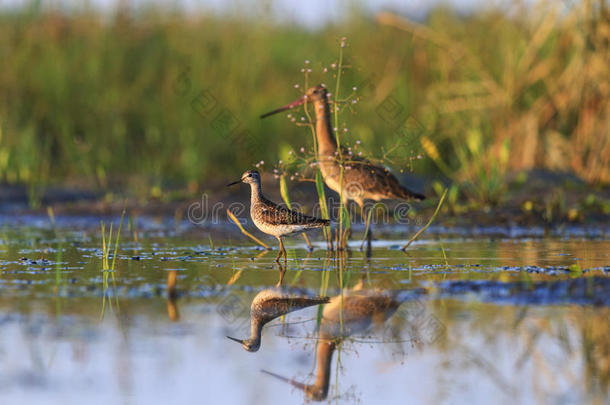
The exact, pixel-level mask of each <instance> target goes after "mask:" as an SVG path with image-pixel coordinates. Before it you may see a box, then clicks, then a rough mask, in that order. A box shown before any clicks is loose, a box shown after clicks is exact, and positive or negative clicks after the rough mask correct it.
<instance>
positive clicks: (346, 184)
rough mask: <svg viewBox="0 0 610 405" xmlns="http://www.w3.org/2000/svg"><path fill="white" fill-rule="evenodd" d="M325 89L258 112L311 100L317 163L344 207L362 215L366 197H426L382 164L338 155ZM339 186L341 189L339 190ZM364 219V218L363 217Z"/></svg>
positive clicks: (394, 198) (342, 151) (282, 108)
mask: <svg viewBox="0 0 610 405" xmlns="http://www.w3.org/2000/svg"><path fill="white" fill-rule="evenodd" d="M328 96H329V94H328V91H327V90H326V88H325V87H324V86H322V85H318V86H315V87H312V88H310V89H309V90H307V92H306V93H305V95H304V96H303V97H301V98H299V99H298V100H296V101H293V102H292V103H290V104H287V105H285V106H284V107H281V108H278V109H277V110H273V111H271V112H268V113H267V114H263V115H261V118H265V117H268V116H270V115H273V114H276V113H279V112H281V111H286V110H290V109H293V108H296V107H298V106H300V105H303V104H305V103H312V104H313V106H314V109H315V114H316V138H317V143H318V156H317V158H318V162H319V165H320V171H321V173H322V178H323V179H324V182H325V183H326V185H327V186H328V188H330V189H331V190H333V191H335V192H337V193H339V195H342V198H343V203H344V204H345V205H346V206H347V202H348V201H349V200H351V201H354V202H356V204H358V206H359V207H360V212H361V214H362V217H363V218H367V216H365V213H364V203H365V201H366V200H373V201H381V200H415V201H421V200H424V199H425V198H426V197H425V196H423V195H422V194H419V193H416V192H414V191H411V190H409V189H408V188H406V187H404V186H402V185H401V184H400V183H399V182H398V180H397V179H396V177H395V176H394V175H393V174H392V173H390V171H389V170H388V169H386V168H385V167H383V166H379V165H375V164H374V163H372V162H371V161H369V160H367V159H365V158H362V157H359V156H353V155H350V154H349V151H348V150H347V149H344V148H342V150H341V157H342V158H340V157H339V151H338V146H337V140H336V138H335V134H334V131H333V128H332V126H331V123H330V106H329V103H328ZM341 165H343V182H341ZM342 188H343V190H341V189H342ZM367 221H368V220H367ZM366 226H367V229H369V232H368V234H367V235H366V236H367V238H368V240H369V245H370V241H371V237H372V232H371V231H370V224H369V223H368V222H367V223H366Z"/></svg>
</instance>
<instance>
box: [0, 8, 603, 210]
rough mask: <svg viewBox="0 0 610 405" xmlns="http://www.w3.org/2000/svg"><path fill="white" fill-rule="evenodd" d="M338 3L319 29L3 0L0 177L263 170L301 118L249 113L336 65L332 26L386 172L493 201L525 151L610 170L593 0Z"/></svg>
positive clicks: (529, 158) (155, 188) (286, 146)
mask: <svg viewBox="0 0 610 405" xmlns="http://www.w3.org/2000/svg"><path fill="white" fill-rule="evenodd" d="M346 14H347V15H346V17H345V19H344V20H343V21H342V22H340V23H336V24H334V25H329V26H326V27H324V28H321V29H316V30H313V29H308V28H305V27H300V26H298V25H289V24H281V23H278V22H277V21H271V20H267V19H265V18H260V17H259V16H257V17H256V18H248V17H237V16H233V17H232V16H222V17H219V16H208V15H203V14H201V15H197V16H191V15H186V14H183V13H180V12H176V11H172V12H168V11H166V10H161V9H155V8H147V9H143V10H139V11H137V12H129V13H128V12H121V11H117V12H116V13H114V14H111V15H108V14H100V13H98V12H95V11H87V10H80V11H73V12H55V11H52V10H49V9H45V10H41V9H39V8H24V9H21V10H17V11H9V10H7V9H5V10H3V11H2V12H1V14H0V60H2V69H0V182H5V183H9V184H17V183H19V184H27V185H28V186H29V187H30V193H31V197H32V198H33V199H35V198H36V195H37V193H39V192H40V190H41V188H42V187H44V186H46V185H48V184H85V185H86V186H89V187H96V188H100V189H119V190H128V191H130V192H132V193H134V194H137V195H149V194H153V195H154V194H159V193H160V192H162V191H161V190H166V189H168V188H181V187H183V188H188V189H190V190H197V189H198V188H202V187H206V186H207V185H209V184H216V183H220V181H221V180H223V181H224V179H226V178H234V177H235V175H238V174H240V173H241V172H243V171H244V170H245V169H247V168H248V167H249V166H251V165H252V164H254V163H256V162H259V161H261V160H263V161H265V162H266V165H265V166H264V169H265V170H271V168H272V167H271V166H272V163H273V162H276V161H277V160H278V159H286V158H287V157H288V154H287V153H288V151H289V150H291V149H293V148H294V149H299V148H300V147H301V146H305V147H306V148H307V145H310V144H311V134H310V132H309V131H308V130H307V129H305V128H300V127H298V126H296V125H294V124H292V123H291V122H290V121H289V120H287V119H285V118H282V117H281V116H280V117H276V118H270V119H266V120H260V119H259V118H258V117H259V115H260V114H261V113H264V112H266V111H268V110H271V109H273V108H276V107H278V106H280V105H283V104H285V103H287V102H289V101H293V100H294V99H295V98H296V97H298V96H299V95H300V94H301V93H300V91H301V90H302V87H303V85H304V83H303V77H304V75H303V73H301V69H303V68H311V69H312V72H311V74H310V84H315V83H318V82H322V83H325V82H328V83H334V79H333V75H334V73H335V72H334V71H333V68H332V64H333V63H335V62H336V59H337V55H338V44H339V41H340V38H341V37H343V36H346V37H347V38H348V44H349V46H348V48H347V49H346V51H345V55H346V56H345V57H346V61H345V64H346V65H347V66H348V68H347V69H346V70H345V72H344V74H345V76H344V77H343V78H342V84H343V85H344V88H345V91H346V92H350V91H352V90H351V88H352V87H353V86H356V87H357V91H356V93H357V94H358V96H359V97H360V98H359V102H358V103H357V104H355V105H353V106H352V108H350V109H349V111H348V112H346V113H343V114H342V116H341V119H342V120H343V121H344V122H343V123H342V128H343V127H346V128H347V129H348V131H347V132H346V133H345V135H343V136H344V138H343V139H346V142H347V143H348V144H349V143H354V142H356V141H357V140H359V141H361V142H362V145H361V150H363V151H364V152H365V153H366V154H369V155H371V156H377V157H380V158H384V159H385V160H386V161H387V164H388V165H390V166H391V167H392V168H393V169H394V170H396V171H397V172H398V171H401V170H408V171H413V172H415V173H419V174H429V175H439V174H440V175H443V176H444V177H447V178H449V179H450V180H452V181H454V182H455V183H456V184H460V185H461V190H462V191H463V193H464V194H465V195H466V196H467V197H469V198H471V199H476V200H479V201H483V202H486V203H492V204H496V203H500V202H502V201H501V200H502V196H503V194H504V192H505V191H506V187H507V186H506V181H505V177H506V175H507V174H508V173H515V172H520V171H527V170H529V169H533V168H546V169H550V170H553V171H562V172H573V173H575V174H576V175H577V176H579V177H580V178H582V179H583V180H585V181H586V182H588V183H590V184H605V183H608V182H610V135H609V125H610V123H609V118H608V117H609V114H608V112H609V111H610V105H609V99H610V97H609V95H610V94H609V93H610V84H609V83H610V79H609V78H610V68H609V64H608V61H610V51H609V49H610V46H609V43H610V17H609V13H608V10H607V9H606V3H605V1H583V2H580V3H578V4H575V5H571V6H569V5H568V4H567V3H566V4H563V3H562V2H551V1H541V2H537V3H536V4H534V5H531V6H525V5H522V4H521V5H520V4H513V5H512V6H511V7H510V10H509V11H506V10H504V11H503V10H499V9H497V10H494V9H487V10H482V11H480V12H476V13H475V14H473V15H470V16H467V17H464V16H458V15H456V14H455V13H453V12H452V11H450V10H447V9H444V8H439V9H436V10H434V11H433V12H431V13H430V15H429V16H428V18H427V20H426V21H425V22H423V23H415V22H413V21H409V20H407V19H406V18H402V17H398V16H396V15H393V14H386V13H384V14H381V15H378V16H369V15H366V14H365V13H359V12H354V11H353V10H351V11H350V12H348V13H346ZM305 60H310V61H311V63H310V64H309V65H305ZM325 68H326V69H327V72H324V70H325ZM295 84H299V85H300V88H298V89H295V87H294V86H295ZM294 115H295V117H297V121H298V119H299V118H300V116H301V115H302V114H301V113H299V112H297V113H296V114H294ZM396 145H398V147H396ZM389 150H391V151H392V153H391V156H385V155H384V151H389ZM418 155H420V157H423V158H419V159H418V158H416V157H417V156H418ZM452 193H453V194H456V193H457V190H456V191H452ZM452 198H455V196H452Z"/></svg>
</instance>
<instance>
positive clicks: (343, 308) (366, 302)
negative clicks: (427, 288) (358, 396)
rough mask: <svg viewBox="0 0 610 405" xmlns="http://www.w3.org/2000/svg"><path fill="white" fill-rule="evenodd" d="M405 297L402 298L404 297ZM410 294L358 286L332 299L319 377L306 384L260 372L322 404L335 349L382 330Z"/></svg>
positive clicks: (322, 334)
mask: <svg viewBox="0 0 610 405" xmlns="http://www.w3.org/2000/svg"><path fill="white" fill-rule="evenodd" d="M401 295H402V296H401ZM409 298H410V297H409V295H408V294H399V293H398V292H391V291H386V290H363V289H362V283H359V284H358V285H357V286H355V287H354V289H352V290H348V291H346V292H344V293H343V294H340V295H338V296H336V297H333V298H331V299H330V302H329V303H328V304H326V305H325V306H324V311H323V312H322V319H321V321H320V330H319V334H318V340H317V345H316V367H317V371H316V378H315V381H314V383H313V384H304V383H302V382H299V381H296V380H295V379H292V378H286V377H283V376H281V375H278V374H275V373H272V372H269V371H266V370H261V371H262V372H264V373H266V374H269V375H271V376H273V377H276V378H279V379H280V380H282V381H285V382H287V383H289V384H291V385H293V386H294V387H297V388H299V389H301V390H303V391H304V392H305V395H306V396H307V398H309V399H312V400H314V401H323V400H324V399H326V397H327V395H328V388H329V383H330V375H331V360H332V356H333V353H334V352H335V349H336V347H337V346H338V345H339V344H340V343H341V342H342V341H343V340H344V339H346V338H348V337H349V336H352V335H358V334H361V333H364V332H366V331H367V330H368V329H370V328H371V327H377V328H379V327H380V326H381V325H383V324H384V323H385V321H386V320H387V319H389V318H390V317H391V316H392V315H393V314H394V312H396V310H397V309H398V307H399V306H400V305H401V304H402V302H403V301H405V300H407V299H409Z"/></svg>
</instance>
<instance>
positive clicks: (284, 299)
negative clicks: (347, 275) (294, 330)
mask: <svg viewBox="0 0 610 405" xmlns="http://www.w3.org/2000/svg"><path fill="white" fill-rule="evenodd" d="M278 266H279V268H280V281H279V282H278V284H277V285H276V287H275V288H267V289H265V290H262V291H261V292H259V293H258V294H256V296H255V297H254V299H253V300H252V305H251V306H250V337H249V338H247V339H243V340H242V339H236V338H234V337H231V336H227V337H228V338H229V339H231V340H233V341H235V342H238V343H240V344H241V345H242V347H243V348H244V349H246V350H247V351H249V352H256V351H258V349H259V348H260V346H261V332H262V330H263V326H265V325H266V324H267V323H269V322H271V321H272V320H274V319H276V318H279V317H280V316H282V315H286V314H288V313H290V312H294V311H298V310H300V309H304V308H307V307H311V306H313V305H319V304H325V303H327V302H329V298H328V297H316V296H311V295H308V294H307V293H306V292H305V291H302V290H298V289H288V288H282V287H281V284H282V280H283V278H284V273H285V270H284V269H283V268H282V266H281V265H280V264H278Z"/></svg>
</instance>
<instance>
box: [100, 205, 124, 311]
mask: <svg viewBox="0 0 610 405" xmlns="http://www.w3.org/2000/svg"><path fill="white" fill-rule="evenodd" d="M124 216H125V209H123V212H122V214H121V221H120V223H119V229H118V230H117V233H116V236H115V235H114V234H113V232H112V228H113V224H110V229H109V230H108V235H106V225H105V224H104V221H101V223H100V225H101V231H102V312H101V315H100V318H101V319H104V315H105V313H106V302H108V304H109V306H110V309H111V310H113V311H116V313H118V312H119V311H120V307H119V297H118V295H117V291H116V275H115V265H116V258H117V254H118V250H119V240H120V238H121V229H122V228H123V218H124ZM113 237H114V238H115V240H114V250H113V251H112V260H110V252H111V250H110V249H111V248H112V238H113ZM110 278H111V279H112V288H113V293H114V297H115V300H114V301H115V302H114V305H115V307H114V308H113V306H112V300H111V299H110V296H109V295H108V290H109V288H110Z"/></svg>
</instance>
